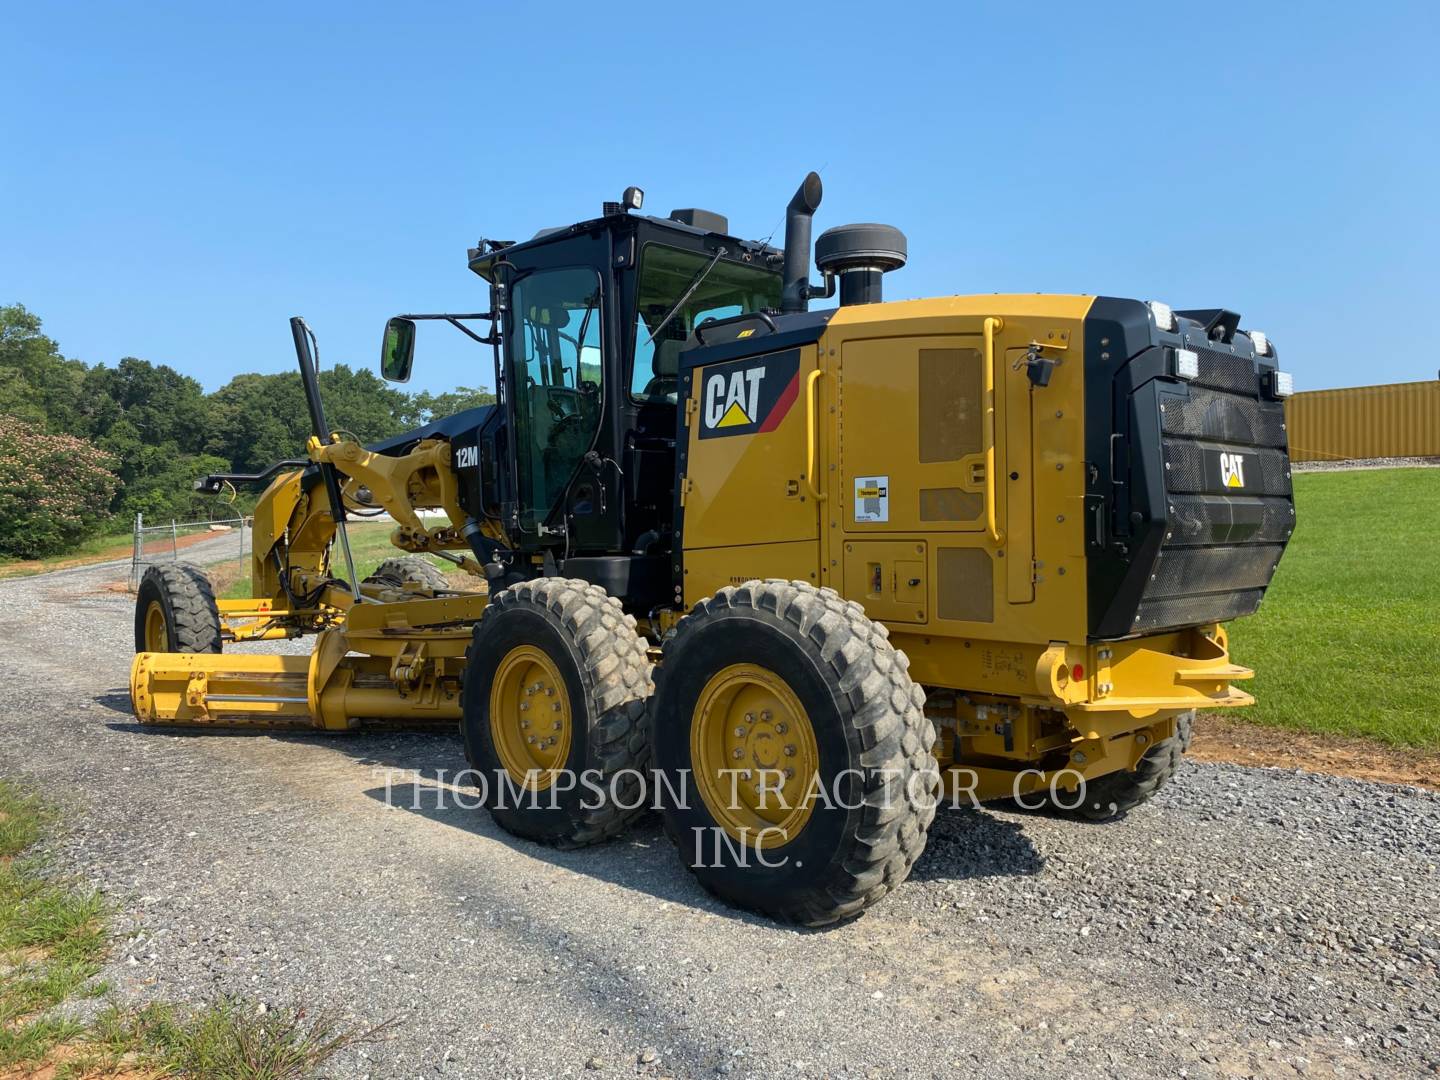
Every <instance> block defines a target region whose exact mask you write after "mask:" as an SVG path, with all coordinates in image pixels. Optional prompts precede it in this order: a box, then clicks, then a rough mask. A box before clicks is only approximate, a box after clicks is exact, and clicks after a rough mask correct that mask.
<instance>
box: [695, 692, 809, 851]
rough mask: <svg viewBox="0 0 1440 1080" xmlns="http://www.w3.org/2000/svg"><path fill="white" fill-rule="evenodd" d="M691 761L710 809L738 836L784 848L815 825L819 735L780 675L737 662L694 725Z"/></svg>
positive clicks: (703, 700) (701, 705)
mask: <svg viewBox="0 0 1440 1080" xmlns="http://www.w3.org/2000/svg"><path fill="white" fill-rule="evenodd" d="M690 759H691V761H692V762H694V764H695V770H696V783H697V786H698V787H699V789H700V795H701V798H702V799H704V801H705V805H706V807H707V809H709V811H710V813H711V815H712V816H713V817H714V818H715V820H716V822H717V823H718V824H719V825H720V826H721V827H722V828H723V829H725V831H726V832H727V833H729V834H730V836H731V837H733V838H734V839H736V840H739V841H741V842H743V843H748V844H750V845H751V846H753V847H760V848H772V847H778V846H780V845H781V844H784V843H787V842H789V841H790V840H793V839H794V838H795V837H796V836H797V835H798V834H799V832H800V830H801V829H803V828H804V827H805V823H806V821H808V820H809V817H810V812H811V809H812V796H813V791H812V787H813V784H814V780H815V776H816V774H817V772H818V770H819V767H820V753H819V750H818V748H817V746H816V743H815V731H814V728H813V727H811V725H810V720H809V717H807V716H806V715H805V711H804V709H803V708H802V707H801V705H800V701H799V699H798V698H797V697H796V696H795V692H794V691H793V690H791V689H790V687H789V685H788V684H787V683H786V682H785V680H784V679H782V678H780V677H779V676H778V675H776V674H775V673H774V672H771V671H768V670H766V669H765V668H762V667H759V666H757V665H754V664H732V665H731V666H730V667H727V668H725V669H724V670H722V671H720V672H718V673H717V674H716V675H715V676H714V677H713V678H712V679H710V681H709V682H707V683H706V684H705V687H704V689H702V690H701V691H700V696H699V698H698V699H697V700H696V704H695V715H694V716H693V717H692V721H691V725H690Z"/></svg>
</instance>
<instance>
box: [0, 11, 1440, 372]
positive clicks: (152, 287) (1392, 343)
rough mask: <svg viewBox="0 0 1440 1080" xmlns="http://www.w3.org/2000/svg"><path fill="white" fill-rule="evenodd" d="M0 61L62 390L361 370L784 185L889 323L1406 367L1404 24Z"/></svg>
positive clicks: (1410, 100)
mask: <svg viewBox="0 0 1440 1080" xmlns="http://www.w3.org/2000/svg"><path fill="white" fill-rule="evenodd" d="M877 15H878V16H880V18H878V19H877ZM0 26H4V28H5V34H6V38H7V42H6V46H5V54H6V55H5V63H4V64H3V65H0V100H3V101H4V102H5V104H6V108H5V138H4V145H5V150H4V153H3V155H0V207H3V219H4V225H3V229H0V302H6V303H8V302H13V301H19V302H22V303H24V304H26V305H27V306H28V307H30V308H31V309H32V310H33V311H35V312H36V313H38V314H39V315H40V316H41V317H42V318H43V319H44V320H45V323H46V328H47V330H48V331H49V332H50V333H51V334H52V335H53V336H55V337H56V338H58V339H59V341H60V343H61V345H62V347H63V348H64V350H65V351H66V353H67V354H68V355H72V356H78V357H81V358H82V359H85V360H87V361H90V362H92V363H93V362H97V361H103V362H106V363H114V362H115V361H116V360H118V359H119V358H120V357H122V356H125V355H136V356H142V357H145V358H147V359H149V360H152V361H155V362H161V363H168V364H171V365H174V366H175V367H177V368H179V369H181V370H182V371H185V372H188V373H190V374H192V375H195V376H196V377H197V378H199V379H200V380H201V382H202V383H203V384H204V385H205V386H206V388H207V389H214V388H216V387H217V386H220V385H221V384H223V383H224V382H225V381H226V380H227V379H229V378H230V377H231V376H232V375H234V374H236V373H237V372H241V371H251V370H259V371H280V370H287V369H289V368H290V366H291V365H293V363H294V360H293V355H292V353H291V346H290V336H289V332H288V327H287V326H286V323H285V320H286V318H287V317H288V316H290V315H292V314H296V313H300V314H304V315H305V316H306V317H307V319H308V320H309V322H310V324H311V325H312V327H314V329H315V330H316V332H317V333H318V334H319V336H320V341H321V345H322V349H323V353H322V358H323V360H324V362H325V363H327V364H328V363H332V362H335V361H346V362H349V363H352V364H357V365H366V366H370V365H373V364H374V357H375V354H376V352H377V349H378V340H379V336H380V329H381V325H382V323H383V321H384V319H385V317H386V316H387V315H389V314H393V313H395V312H397V311H402V310H474V309H477V308H483V307H484V305H485V294H484V291H483V289H482V287H481V282H480V281H479V279H478V278H475V277H473V275H471V274H470V273H469V271H468V270H467V269H466V268H465V248H466V247H467V245H470V244H473V243H474V242H475V240H476V239H477V238H478V237H479V236H482V235H484V236H493V237H501V238H507V239H513V238H520V237H526V236H529V235H530V234H531V233H532V232H534V230H535V229H537V228H539V227H541V226H543V225H554V224H564V223H568V222H571V221H575V220H579V219H581V218H585V217H591V216H594V215H595V214H596V213H598V211H599V207H600V203H601V202H602V201H603V200H605V199H613V198H616V197H618V195H619V192H620V191H621V189H622V188H623V187H625V185H627V184H639V185H640V186H642V187H643V188H645V190H646V192H647V195H648V199H647V204H646V209H647V211H650V212H656V213H660V214H665V213H668V212H669V210H670V209H671V208H673V207H680V206H701V207H706V208H710V209H714V210H717V211H720V212H722V213H725V214H727V215H728V216H729V218H730V221H731V225H732V228H733V229H734V230H735V231H736V232H738V233H740V234H741V235H744V236H751V237H763V236H765V235H767V234H769V233H770V231H771V230H772V229H774V228H775V227H776V225H777V224H778V222H779V218H780V215H781V210H782V207H783V205H784V203H785V201H786V199H787V198H788V197H789V195H790V193H791V192H792V191H793V190H794V188H795V186H796V184H797V183H798V182H799V180H800V179H801V177H803V176H804V174H805V172H806V170H808V169H811V168H817V169H820V170H821V173H822V176H823V177H824V180H825V186H826V196H825V203H824V206H823V207H822V208H821V210H820V213H819V216H818V218H817V229H821V228H825V227H827V226H830V225H837V224H841V223H844V222H849V221H886V222H891V223H893V224H896V225H898V226H900V227H901V228H902V229H904V230H905V232H906V233H907V234H908V236H909V239H910V252H911V262H910V265H909V266H908V267H906V268H905V269H904V270H902V271H900V272H899V273H897V274H895V275H893V276H892V277H890V278H889V279H888V282H887V287H888V290H889V295H891V296H892V297H902V296H904V297H910V296H925V295H937V294H945V293H978V292H1007V291H1019V292H1032V291H1033V292H1100V293H1108V294H1111V295H1120V296H1135V297H1139V298H1142V299H1149V298H1155V299H1161V300H1165V301H1168V302H1170V303H1172V304H1174V305H1176V306H1178V307H1188V306H1195V307H1202V306H1225V307H1230V308H1232V309H1234V310H1237V311H1240V312H1241V313H1242V314H1243V315H1244V317H1245V323H1246V324H1247V325H1250V326H1254V327H1257V328H1259V329H1263V330H1265V331H1267V332H1268V333H1269V334H1270V335H1271V337H1272V338H1273V339H1274V340H1275V341H1276V343H1277V345H1278V347H1279V349H1280V353H1281V356H1282V358H1283V363H1284V366H1285V367H1287V368H1290V369H1292V370H1293V371H1294V372H1295V374H1296V380H1297V383H1298V384H1299V386H1300V388H1302V389H1305V388H1310V389H1315V388H1321V387H1329V386H1346V385H1355V384H1364V383H1371V382H1390V381H1406V380H1411V379H1421V378H1435V377H1436V369H1437V367H1440V360H1437V350H1436V349H1435V348H1434V347H1433V345H1431V344H1430V343H1429V342H1428V340H1427V339H1428V337H1429V329H1430V326H1431V324H1432V323H1433V322H1434V320H1435V316H1436V315H1437V313H1440V312H1437V306H1440V305H1437V297H1440V271H1437V266H1440V258H1437V254H1436V253H1437V251H1440V225H1437V222H1440V212H1437V209H1436V204H1435V189H1436V173H1437V171H1440V136H1437V132H1440V108H1437V106H1440V88H1437V76H1436V74H1435V72H1436V64H1435V60H1434V56H1435V53H1436V45H1437V43H1440V32H1437V31H1440V16H1437V14H1436V8H1435V6H1434V5H1431V4H1420V3H1413V4H1409V3H1406V4H1385V3H1378V4H1370V5H1366V6H1364V7H1363V8H1362V7H1356V6H1354V5H1343V6H1342V5H1333V6H1332V5H1323V4H1313V5H1291V4H1287V5H1279V4H1235V5H1227V4H1205V5H1203V6H1196V7H1195V8H1194V9H1192V10H1188V11H1186V10H1183V9H1182V6H1181V5H1160V4H1153V3H1151V4H1145V5H1136V6H1133V7H1130V6H1123V5H1116V6H1111V7H1107V6H1105V5H1091V4H1071V3H1063V4H1059V3H1057V4H1048V3H1034V4H1028V5H1018V4H1010V5H994V6H990V5H975V6H970V5H964V4H955V3H917V4H905V3H892V4H889V5H882V6H879V7H877V6H876V5H874V4H856V5H850V4H845V3H828V4H778V3H773V2H772V3H768V4H762V5H748V4H744V3H727V4H723V5H720V4H716V5H706V6H703V7H701V6H686V5H672V4H647V3H638V2H632V3H626V4H604V5H599V4H596V5H579V4H576V5H573V6H567V5H564V4H558V3H552V4H522V3H494V4H485V3H471V4H463V5H462V4H443V3H433V4H410V5H395V4H384V5H379V4H376V5H365V4H343V5H341V4H322V3H314V4H285V5H274V6H271V5H266V4H260V3H250V4H240V5H199V4H194V5H191V4H180V5H170V4H163V3H151V4H145V5H119V4H102V3H95V4H89V5H81V4H64V3H53V4H34V3H23V4H21V3H5V4H4V6H3V20H0ZM777 242H778V240H777ZM1410 325H1415V326H1416V328H1417V329H1418V330H1419V331H1420V332H1419V333H1415V332H1409V331H1408V327H1409V326H1410ZM433 329H435V330H436V331H444V330H445V328H443V327H436V328H433ZM449 333H453V331H450V332H449ZM455 337H456V340H455V341H454V342H448V341H442V340H439V339H437V338H436V337H435V335H433V334H427V335H425V336H424V337H423V338H422V340H421V343H420V355H419V358H418V362H417V369H418V370H417V373H416V377H415V380H414V383H413V384H412V385H413V386H414V387H415V388H420V387H425V388H430V389H437V390H438V389H444V388H446V387H449V386H452V385H456V384H462V385H464V384H469V385H474V384H477V383H480V384H488V383H489V381H490V375H489V364H490V361H489V357H488V354H487V353H485V352H483V351H481V350H479V349H468V348H465V347H463V339H460V338H459V337H458V335H455Z"/></svg>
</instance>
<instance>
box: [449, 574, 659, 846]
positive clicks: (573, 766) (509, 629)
mask: <svg viewBox="0 0 1440 1080" xmlns="http://www.w3.org/2000/svg"><path fill="white" fill-rule="evenodd" d="M651 688H652V683H651V679H650V661H649V656H648V653H647V651H646V645H645V642H644V641H643V640H642V639H641V637H640V635H639V634H638V633H636V631H635V619H634V618H633V617H632V616H630V615H626V614H625V611H624V609H623V608H621V606H620V601H618V600H616V599H615V598H614V597H612V596H609V595H607V594H606V592H605V590H604V589H602V588H600V586H598V585H591V584H589V583H588V582H584V581H575V580H571V579H569V578H558V577H552V578H539V579H537V580H534V581H526V582H521V583H520V584H517V585H512V586H511V587H510V588H508V589H504V590H502V591H500V592H498V593H496V594H495V595H494V596H492V597H491V598H490V603H489V605H488V606H487V607H486V609H485V614H484V615H483V616H481V618H480V621H479V622H478V623H476V624H475V633H474V639H473V641H472V643H471V646H470V649H469V652H468V654H467V659H466V674H465V692H464V703H463V708H464V712H463V719H462V721H461V734H462V735H463V737H464V740H465V754H466V757H467V758H468V759H469V762H470V766H471V768H473V769H475V770H476V771H477V772H478V773H479V774H480V781H479V782H480V785H481V788H482V796H483V800H484V802H485V805H486V806H487V807H488V808H489V810H490V813H491V815H492V816H493V817H494V818H495V821H496V822H497V823H498V824H499V825H500V827H501V828H503V829H505V830H506V831H507V832H510V833H514V834H515V835H516V836H521V837H524V838H525V839H527V840H537V841H539V842H541V843H545V844H554V845H556V846H557V847H581V846H584V845H586V844H593V843H597V842H598V841H601V840H605V839H607V838H609V837H611V836H614V835H615V834H617V833H619V832H620V831H621V830H622V829H624V828H625V826H626V825H628V824H629V823H630V822H631V821H632V820H633V819H635V818H636V817H638V816H639V815H640V814H642V813H643V812H644V811H645V770H646V769H647V768H648V766H649V762H650V740H649V730H648V728H647V726H646V723H645V706H646V702H647V700H648V698H649V696H650V691H651Z"/></svg>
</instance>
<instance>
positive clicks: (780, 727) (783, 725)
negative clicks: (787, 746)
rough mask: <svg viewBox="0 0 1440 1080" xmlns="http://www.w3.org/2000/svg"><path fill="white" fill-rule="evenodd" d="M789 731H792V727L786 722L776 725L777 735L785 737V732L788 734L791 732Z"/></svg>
mask: <svg viewBox="0 0 1440 1080" xmlns="http://www.w3.org/2000/svg"><path fill="white" fill-rule="evenodd" d="M789 730H790V725H789V724H787V723H785V721H784V720H781V721H780V722H779V723H778V724H776V725H775V733H776V734H777V735H784V734H785V732H787V731H789Z"/></svg>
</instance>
